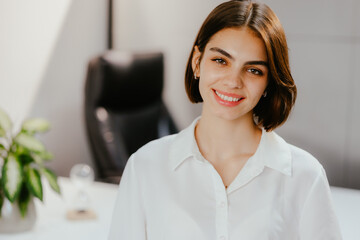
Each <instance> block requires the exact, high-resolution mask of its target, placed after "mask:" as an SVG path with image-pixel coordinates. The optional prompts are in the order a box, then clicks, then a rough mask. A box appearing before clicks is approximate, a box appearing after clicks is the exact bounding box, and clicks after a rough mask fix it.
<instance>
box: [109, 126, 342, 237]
mask: <svg viewBox="0 0 360 240" xmlns="http://www.w3.org/2000/svg"><path fill="white" fill-rule="evenodd" d="M196 122H197V120H195V121H194V122H193V123H192V124H191V126H189V127H188V128H186V129H185V130H183V131H181V132H180V133H178V134H175V135H171V136H167V137H164V138H161V139H158V140H155V141H152V142H150V143H148V144H147V145H145V146H144V147H142V148H141V149H139V150H138V151H137V152H136V153H134V154H133V155H132V156H131V157H130V159H129V160H128V163H127V165H126V168H125V171H124V173H123V177H122V179H121V182H120V186H119V193H118V198H117V201H116V204H115V209H114V215H113V221H112V225H111V229H110V235H109V239H110V240H144V239H147V240H240V239H244V240H265V239H269V240H270V239H271V240H296V239H301V240H340V239H342V238H341V234H340V228H339V225H338V222H337V218H336V216H335V214H334V208H333V204H332V199H331V195H330V188H329V184H328V181H327V178H326V174H325V171H324V169H323V167H322V166H321V165H320V163H319V162H318V161H317V160H316V159H315V158H314V157H313V156H311V155H310V154H309V153H307V152H305V151H304V150H301V149H299V148H297V147H295V146H292V145H290V144H288V143H286V142H285V141H284V140H283V139H282V138H281V137H279V136H278V135H277V134H276V133H274V132H266V131H264V130H263V132H262V136H261V140H260V144H259V146H258V148H257V150H256V152H255V154H254V155H253V156H252V157H250V158H249V159H248V161H247V163H246V164H245V166H244V167H243V168H242V170H241V171H240V172H239V174H238V175H237V176H236V178H235V179H234V181H233V182H232V183H231V184H230V185H229V187H228V188H227V189H225V187H224V184H223V182H222V179H221V177H220V175H219V174H218V173H217V171H216V170H215V168H214V167H213V166H212V164H210V162H208V161H207V160H206V159H205V158H204V157H203V156H202V155H201V153H200V151H199V149H198V146H197V143H196V140H195V136H194V128H195V125H196Z"/></svg>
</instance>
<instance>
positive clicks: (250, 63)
mask: <svg viewBox="0 0 360 240" xmlns="http://www.w3.org/2000/svg"><path fill="white" fill-rule="evenodd" d="M210 51H213V52H218V53H221V54H222V55H224V56H226V57H228V58H229V59H231V60H234V57H233V56H231V54H230V53H228V52H227V51H225V50H223V49H221V48H218V47H212V48H210ZM245 65H263V66H265V67H268V65H269V64H268V62H266V61H249V62H246V63H245Z"/></svg>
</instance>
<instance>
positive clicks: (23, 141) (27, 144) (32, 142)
mask: <svg viewBox="0 0 360 240" xmlns="http://www.w3.org/2000/svg"><path fill="white" fill-rule="evenodd" d="M14 141H15V142H16V143H17V144H19V145H21V146H23V147H24V148H27V149H28V150H30V151H34V152H43V151H45V147H44V145H43V144H42V143H41V142H40V141H39V140H37V139H36V138H34V137H33V136H30V135H28V134H26V133H20V134H19V135H17V136H16V137H15V139H14Z"/></svg>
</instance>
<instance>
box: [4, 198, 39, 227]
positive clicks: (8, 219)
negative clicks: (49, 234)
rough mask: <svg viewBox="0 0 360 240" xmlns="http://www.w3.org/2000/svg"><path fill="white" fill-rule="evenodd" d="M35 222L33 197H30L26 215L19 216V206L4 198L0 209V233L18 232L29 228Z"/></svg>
mask: <svg viewBox="0 0 360 240" xmlns="http://www.w3.org/2000/svg"><path fill="white" fill-rule="evenodd" d="M35 222H36V209H35V203H34V199H33V198H31V199H30V202H29V205H28V209H27V213H26V216H25V217H24V218H23V217H21V213H20V209H19V206H18V205H17V204H15V203H11V202H9V200H7V199H6V198H5V199H4V204H3V206H2V209H1V217H0V233H19V232H25V231H29V230H31V229H32V228H33V227H34V225H35Z"/></svg>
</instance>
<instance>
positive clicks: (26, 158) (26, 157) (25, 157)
mask: <svg viewBox="0 0 360 240" xmlns="http://www.w3.org/2000/svg"><path fill="white" fill-rule="evenodd" d="M19 159H20V162H21V163H22V165H23V166H24V165H27V164H30V163H32V162H34V159H33V158H32V156H31V155H29V154H21V155H19Z"/></svg>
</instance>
